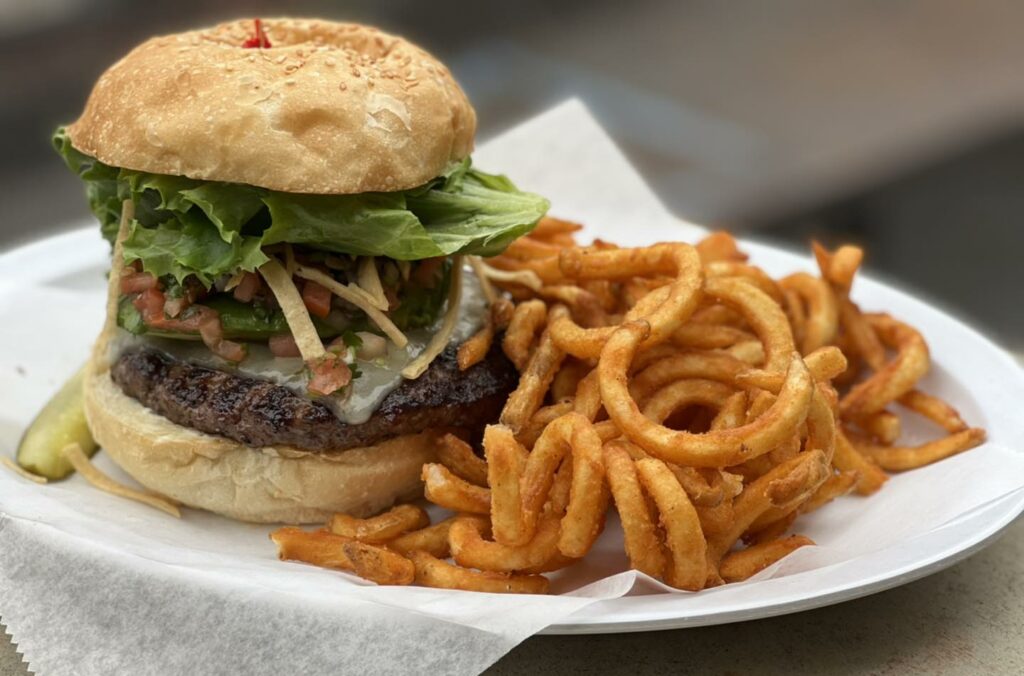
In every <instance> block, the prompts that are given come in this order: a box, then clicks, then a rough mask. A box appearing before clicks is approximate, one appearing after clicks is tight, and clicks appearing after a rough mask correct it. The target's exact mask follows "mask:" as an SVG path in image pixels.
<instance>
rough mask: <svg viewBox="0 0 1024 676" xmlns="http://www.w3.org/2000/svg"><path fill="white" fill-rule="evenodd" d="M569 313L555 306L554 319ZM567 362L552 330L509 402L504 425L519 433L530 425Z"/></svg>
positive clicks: (542, 340) (544, 334)
mask: <svg viewBox="0 0 1024 676" xmlns="http://www.w3.org/2000/svg"><path fill="white" fill-rule="evenodd" d="M567 314H568V312H567V310H566V309H565V308H564V307H563V306H555V307H554V308H553V309H552V310H551V317H552V318H556V319H557V318H558V317H560V316H566V315H567ZM564 359H565V352H563V351H562V350H560V349H559V348H558V347H556V346H555V343H554V341H553V339H552V336H551V332H550V327H549V328H548V330H547V331H545V332H544V333H543V334H541V337H540V344H539V345H538V346H537V349H536V351H535V352H534V353H533V355H532V356H531V357H530V361H529V362H528V363H527V364H526V369H525V370H524V371H523V373H522V375H521V376H520V378H519V386H518V387H517V388H516V389H515V391H514V392H512V394H510V395H509V397H508V401H506V402H505V408H504V409H503V410H502V412H501V417H500V418H499V420H500V421H501V424H503V425H506V426H508V427H509V428H510V429H511V430H512V432H513V433H515V432H518V431H519V430H520V429H522V428H523V426H525V425H526V423H527V422H529V420H530V418H531V417H532V416H533V414H534V413H536V412H537V409H539V408H540V406H541V404H542V403H544V395H546V394H547V392H548V388H549V387H551V381H552V380H554V379H555V373H556V372H557V371H558V368H559V367H560V366H561V365H562V361H563V360H564Z"/></svg>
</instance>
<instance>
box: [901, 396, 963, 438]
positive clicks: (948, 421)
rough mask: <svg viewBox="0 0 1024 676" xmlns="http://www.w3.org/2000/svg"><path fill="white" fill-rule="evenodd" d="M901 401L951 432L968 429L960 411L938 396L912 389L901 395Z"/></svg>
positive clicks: (908, 407) (903, 404) (909, 408)
mask: <svg viewBox="0 0 1024 676" xmlns="http://www.w3.org/2000/svg"><path fill="white" fill-rule="evenodd" d="M899 402H900V404H901V405H902V406H905V407H906V408H907V409H908V410H911V411H913V412H914V413H917V414H919V415H923V416H924V417H925V418H928V419H929V420H931V421H932V422H934V423H935V424H936V425H939V426H940V427H942V428H943V429H945V430H946V431H947V432H949V433H950V434H956V433H957V432H963V431H964V430H966V429H967V423H965V422H964V420H963V418H961V417H960V413H959V412H957V410H956V409H955V408H953V407H952V406H950V405H949V404H947V403H946V402H944V401H943V400H941V399H939V398H938V397H933V396H932V395H930V394H925V393H924V392H921V391H920V390H911V391H910V392H907V393H906V394H904V395H903V396H902V397H900V398H899Z"/></svg>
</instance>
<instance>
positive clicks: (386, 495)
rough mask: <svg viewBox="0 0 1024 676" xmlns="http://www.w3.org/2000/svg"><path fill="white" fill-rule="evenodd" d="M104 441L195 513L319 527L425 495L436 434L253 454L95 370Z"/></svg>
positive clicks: (90, 399) (126, 465)
mask: <svg viewBox="0 0 1024 676" xmlns="http://www.w3.org/2000/svg"><path fill="white" fill-rule="evenodd" d="M85 414H86V418H87V419H88V421H89V428H90V429H91V430H92V433H93V436H94V437H95V439H96V441H97V442H98V443H99V444H100V446H102V447H103V449H104V450H105V451H106V452H107V454H109V455H110V457H111V458H112V459H113V460H114V462H116V463H117V464H118V465H120V466H121V467H122V468H123V469H124V470H125V471H126V472H128V474H130V475H132V477H134V478H135V479H136V480H137V481H138V482H139V483H141V484H142V485H143V486H145V487H146V488H149V489H151V490H154V491H157V492H159V493H163V494H164V495H167V496H168V497H171V498H174V499H175V500H178V501H180V502H181V503H183V504H185V505H188V506H190V507H198V508H199V509H206V510H209V511H211V512H216V513H217V514H223V515H224V516H228V517H231V518H233V519H240V520H242V521H252V522H257V523H278V522H284V523H313V522H321V523H323V522H324V521H326V520H327V519H328V518H329V517H330V516H331V514H334V513H335V512H344V513H347V514H352V515H354V516H368V515H370V514H375V513H377V512H380V511H382V510H384V509H387V508H388V507H390V506H391V505H392V504H394V503H395V502H396V501H398V500H403V499H412V498H415V497H418V496H422V486H423V485H422V483H421V480H420V473H421V470H422V468H423V463H425V462H431V461H432V460H433V459H434V457H435V454H436V447H437V446H436V439H437V435H436V434H435V433H433V432H423V433H421V434H416V435H407V436H402V437H396V438H394V439H389V440H388V441H385V442H383V443H380V444H377V445H376V446H370V447H366V448H353V449H350V450H346V451H343V452H339V453H337V454H318V453H310V452H308V451H301V450H298V449H295V448H290V447H264V448H251V447H249V446H243V445H242V444H239V443H237V442H235V441H232V440H230V439H225V438H223V437H215V436H211V435H209V434H204V433H202V432H198V431H196V430H193V429H189V428H186V427H182V426H181V425H177V424H175V423H173V422H171V421H170V420H168V419H166V418H164V417H163V416H160V415H157V414H156V413H154V412H152V411H151V410H149V409H148V408H146V407H145V406H143V405H142V404H140V403H139V402H138V401H136V400H135V399H132V398H131V397H128V396H127V395H125V394H124V393H123V392H121V390H120V388H118V386H117V385H115V384H114V382H113V381H112V380H111V378H110V372H109V371H107V370H105V369H102V368H100V369H96V370H94V372H93V373H90V374H88V375H87V377H86V381H85Z"/></svg>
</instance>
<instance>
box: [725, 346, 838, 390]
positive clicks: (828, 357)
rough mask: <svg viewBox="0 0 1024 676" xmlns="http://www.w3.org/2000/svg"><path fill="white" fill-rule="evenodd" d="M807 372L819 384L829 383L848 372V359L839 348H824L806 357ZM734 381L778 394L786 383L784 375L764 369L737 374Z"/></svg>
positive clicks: (744, 385)
mask: <svg viewBox="0 0 1024 676" xmlns="http://www.w3.org/2000/svg"><path fill="white" fill-rule="evenodd" d="M804 363H805V364H806V365H807V370H808V371H810V372H811V377H813V378H814V380H816V381H817V382H828V381H830V380H832V379H833V378H835V377H836V376H838V375H839V374H840V373H842V372H843V371H845V370H846V366H847V362H846V357H845V356H843V353H842V352H841V351H840V350H839V348H837V347H834V346H829V347H822V348H819V349H817V350H815V351H814V352H811V353H810V354H808V355H807V356H805V357H804ZM733 380H735V382H736V384H737V385H742V386H743V387H756V388H758V389H762V390H767V391H769V392H771V393H773V394H778V393H779V390H781V389H782V384H783V383H784V382H785V377H784V375H783V374H782V373H778V372H772V371H766V370H764V369H749V370H746V371H741V372H739V373H737V374H736V375H735V376H734V378H733Z"/></svg>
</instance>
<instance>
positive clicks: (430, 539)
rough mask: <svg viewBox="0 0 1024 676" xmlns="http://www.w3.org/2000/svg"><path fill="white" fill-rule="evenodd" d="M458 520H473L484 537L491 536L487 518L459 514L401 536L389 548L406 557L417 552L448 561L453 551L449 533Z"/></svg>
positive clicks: (390, 543) (392, 541)
mask: <svg viewBox="0 0 1024 676" xmlns="http://www.w3.org/2000/svg"><path fill="white" fill-rule="evenodd" d="M456 519H473V520H474V521H475V522H476V524H477V525H478V527H479V531H480V533H481V534H482V535H483V536H484V537H487V536H489V535H490V532H491V522H490V520H489V519H488V518H487V517H484V516H480V515H479V514H459V515H458V516H453V517H450V518H448V519H445V520H444V521H439V522H437V523H435V524H434V525H432V526H427V527H426V528H421V529H419V530H414V531H411V532H409V533H405V534H404V535H399V536H398V537H397V538H395V539H394V540H391V541H390V542H388V543H387V546H388V548H389V549H392V550H394V551H396V552H398V553H399V554H404V555H406V556H409V555H410V554H411V553H412V552H415V551H424V552H427V553H428V554H430V555H431V556H436V557H437V558H439V559H446V558H448V557H449V556H450V555H451V549H450V548H449V546H448V531H449V530H450V529H451V527H452V524H453V523H455V520H456Z"/></svg>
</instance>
